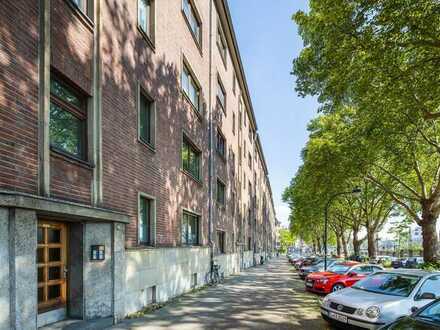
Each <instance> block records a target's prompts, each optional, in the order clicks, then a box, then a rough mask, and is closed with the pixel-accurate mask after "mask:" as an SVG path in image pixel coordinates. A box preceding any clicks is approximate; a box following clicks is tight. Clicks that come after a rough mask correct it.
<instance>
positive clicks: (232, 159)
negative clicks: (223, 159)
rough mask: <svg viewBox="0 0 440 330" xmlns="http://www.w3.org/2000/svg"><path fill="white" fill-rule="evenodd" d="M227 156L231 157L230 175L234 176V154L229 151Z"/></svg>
mask: <svg viewBox="0 0 440 330" xmlns="http://www.w3.org/2000/svg"><path fill="white" fill-rule="evenodd" d="M229 154H230V156H231V174H232V176H235V153H234V152H233V151H232V150H231V151H230V153H229Z"/></svg>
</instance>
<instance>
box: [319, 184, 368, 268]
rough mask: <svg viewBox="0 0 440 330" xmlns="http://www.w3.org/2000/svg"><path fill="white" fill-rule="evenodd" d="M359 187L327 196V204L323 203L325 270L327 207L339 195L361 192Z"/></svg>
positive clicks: (325, 260) (325, 255)
mask: <svg viewBox="0 0 440 330" xmlns="http://www.w3.org/2000/svg"><path fill="white" fill-rule="evenodd" d="M361 191H362V190H361V188H354V189H353V190H352V191H343V192H340V193H337V194H334V195H333V196H331V197H330V198H329V200H328V201H327V204H326V205H325V212H324V216H325V218H324V220H325V222H324V270H325V271H326V270H327V227H328V209H329V208H330V204H331V203H332V202H333V200H334V199H335V198H336V197H338V196H341V195H351V194H352V195H358V194H360V192H361Z"/></svg>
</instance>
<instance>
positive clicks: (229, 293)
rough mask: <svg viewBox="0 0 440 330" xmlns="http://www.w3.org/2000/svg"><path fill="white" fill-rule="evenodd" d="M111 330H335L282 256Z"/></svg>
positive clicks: (315, 298)
mask: <svg viewBox="0 0 440 330" xmlns="http://www.w3.org/2000/svg"><path fill="white" fill-rule="evenodd" d="M113 329H115V330H117V329H121V330H122V329H147V330H149V329H178V330H186V329H189V330H196V329H209V330H211V329H264V330H266V329H305V330H308V329H310V330H312V329H313V330H318V329H331V328H330V327H329V326H328V325H327V324H326V323H325V322H324V321H323V320H322V319H321V315H320V312H319V297H318V296H315V295H313V294H310V293H308V292H306V291H305V289H304V282H303V281H302V280H300V279H299V278H298V277H297V275H296V273H295V272H294V271H293V268H292V267H291V266H290V265H289V264H288V262H287V260H286V259H285V258H283V257H280V258H278V259H276V258H275V259H273V260H272V261H270V262H269V263H268V264H266V265H264V266H258V267H255V268H251V269H248V270H247V271H246V272H244V273H242V274H241V275H237V276H232V277H230V278H228V279H227V280H226V282H225V283H224V284H223V285H219V286H217V287H211V288H208V289H206V290H204V291H201V292H197V293H194V294H188V295H185V296H183V297H182V298H180V299H179V300H178V301H176V302H173V303H170V304H169V305H167V306H165V307H164V308H162V309H160V310H157V311H156V312H152V313H150V314H148V315H146V316H145V317H142V318H139V319H132V320H125V321H124V322H123V323H121V324H119V325H117V326H115V327H113Z"/></svg>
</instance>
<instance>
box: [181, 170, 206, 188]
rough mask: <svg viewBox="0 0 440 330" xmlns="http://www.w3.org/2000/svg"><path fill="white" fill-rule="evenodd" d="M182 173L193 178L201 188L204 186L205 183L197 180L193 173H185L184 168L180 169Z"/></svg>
mask: <svg viewBox="0 0 440 330" xmlns="http://www.w3.org/2000/svg"><path fill="white" fill-rule="evenodd" d="M180 171H181V172H182V173H183V174H185V175H186V176H187V177H189V178H191V179H192V180H193V181H194V182H196V183H197V184H199V185H200V186H203V182H202V181H200V179H197V178H196V177H194V175H192V174H191V173H189V172H188V171H185V170H184V169H183V168H181V169H180Z"/></svg>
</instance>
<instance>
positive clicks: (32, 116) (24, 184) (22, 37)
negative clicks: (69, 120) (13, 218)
mask: <svg viewBox="0 0 440 330" xmlns="http://www.w3.org/2000/svg"><path fill="white" fill-rule="evenodd" d="M18 22H22V24H19V23H18ZM37 55H38V4H37V1H25V0H17V1H1V2H0V189H3V190H13V191H20V192H26V193H33V194H35V193H37V190H38V178H37V173H38V154H37V140H38V127H37V125H38V123H37V119H38V112H37V108H38V62H37Z"/></svg>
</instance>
